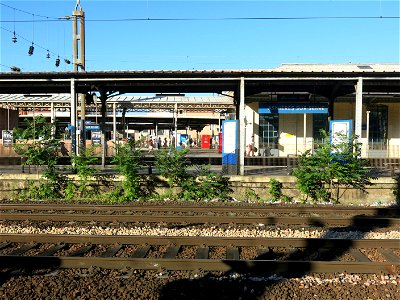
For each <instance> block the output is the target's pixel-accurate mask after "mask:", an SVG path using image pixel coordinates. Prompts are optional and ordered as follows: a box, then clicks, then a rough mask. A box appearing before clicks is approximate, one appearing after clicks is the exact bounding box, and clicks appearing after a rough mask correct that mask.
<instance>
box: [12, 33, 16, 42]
mask: <svg viewBox="0 0 400 300" xmlns="http://www.w3.org/2000/svg"><path fill="white" fill-rule="evenodd" d="M12 41H13V43H16V42H17V36H16V35H15V31H14V36H13V37H12Z"/></svg>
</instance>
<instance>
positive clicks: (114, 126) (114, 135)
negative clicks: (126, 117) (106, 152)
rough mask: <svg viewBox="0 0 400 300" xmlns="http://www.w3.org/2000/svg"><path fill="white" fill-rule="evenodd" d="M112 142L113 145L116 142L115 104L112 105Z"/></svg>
mask: <svg viewBox="0 0 400 300" xmlns="http://www.w3.org/2000/svg"><path fill="white" fill-rule="evenodd" d="M124 129H125V128H124ZM113 141H114V144H115V143H116V141H117V115H116V104H115V103H113Z"/></svg>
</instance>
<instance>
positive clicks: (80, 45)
mask: <svg viewBox="0 0 400 300" xmlns="http://www.w3.org/2000/svg"><path fill="white" fill-rule="evenodd" d="M72 18H73V20H72V21H73V22H72V35H73V45H72V48H73V55H74V58H73V65H74V72H79V71H85V12H84V11H83V9H82V6H81V4H80V0H77V1H76V5H75V9H74V11H73V12H72ZM78 99H79V101H80V104H81V116H80V121H79V125H78V126H79V131H78V136H79V138H78V139H77V140H78V141H79V142H78V143H77V145H76V150H75V151H76V154H78V153H79V146H81V147H82V148H85V146H86V132H85V119H86V118H85V116H86V103H85V95H84V94H80V95H79V96H78Z"/></svg>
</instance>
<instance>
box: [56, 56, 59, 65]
mask: <svg viewBox="0 0 400 300" xmlns="http://www.w3.org/2000/svg"><path fill="white" fill-rule="evenodd" d="M59 66H60V57H57V59H56V67H59Z"/></svg>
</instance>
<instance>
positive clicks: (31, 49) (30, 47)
mask: <svg viewBox="0 0 400 300" xmlns="http://www.w3.org/2000/svg"><path fill="white" fill-rule="evenodd" d="M33 50H35V47H33V42H32V45H30V46H29V50H28V54H29V56H31V55H32V54H33Z"/></svg>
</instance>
